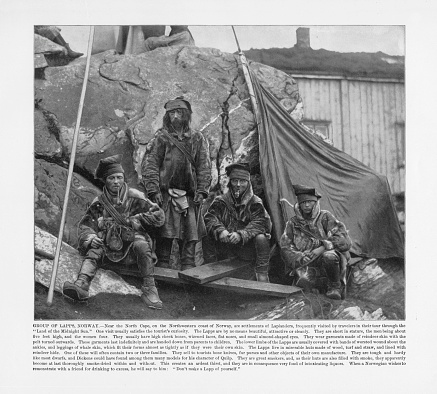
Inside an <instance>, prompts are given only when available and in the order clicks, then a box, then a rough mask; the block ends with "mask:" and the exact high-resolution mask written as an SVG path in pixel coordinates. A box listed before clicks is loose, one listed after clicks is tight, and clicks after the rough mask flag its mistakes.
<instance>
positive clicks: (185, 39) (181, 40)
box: [144, 25, 195, 52]
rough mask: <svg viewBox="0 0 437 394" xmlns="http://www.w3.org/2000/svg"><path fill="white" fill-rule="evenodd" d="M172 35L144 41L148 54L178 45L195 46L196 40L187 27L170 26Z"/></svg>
mask: <svg viewBox="0 0 437 394" xmlns="http://www.w3.org/2000/svg"><path fill="white" fill-rule="evenodd" d="M170 28H171V30H170V34H169V35H168V36H166V35H162V36H159V37H149V38H147V39H146V40H145V41H144V49H145V51H146V52H149V51H153V50H154V49H156V48H161V47H170V46H176V45H184V46H194V45H195V43H194V38H193V36H192V34H191V32H190V30H189V29H188V26H186V25H175V26H170Z"/></svg>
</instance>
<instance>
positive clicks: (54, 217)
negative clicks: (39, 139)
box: [34, 159, 101, 245]
mask: <svg viewBox="0 0 437 394" xmlns="http://www.w3.org/2000/svg"><path fill="white" fill-rule="evenodd" d="M34 168H35V195H34V198H35V202H34V203H35V211H34V212H35V224H36V225H38V226H40V227H41V228H43V229H45V230H47V231H49V232H50V233H52V234H55V235H57V234H58V232H59V225H60V223H61V216H62V207H63V204H64V197H65V188H66V185H67V176H68V172H67V169H65V168H63V167H61V166H59V165H57V164H54V163H49V162H47V161H45V160H42V159H36V160H35V167H34ZM100 192H101V191H100V189H99V188H97V187H96V186H94V185H93V184H92V183H90V182H89V181H87V180H86V179H85V178H83V177H82V176H81V175H79V174H73V177H72V181H71V188H70V196H69V200H68V211H67V215H66V223H65V227H64V237H63V240H64V241H65V242H67V243H68V244H70V245H75V244H76V241H77V225H78V223H79V221H80V219H81V218H82V216H83V215H84V213H85V210H86V207H87V204H89V203H90V202H91V201H92V200H93V199H94V198H95V197H96V196H97V195H99V193H100Z"/></svg>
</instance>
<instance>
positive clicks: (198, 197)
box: [194, 193, 204, 205]
mask: <svg viewBox="0 0 437 394" xmlns="http://www.w3.org/2000/svg"><path fill="white" fill-rule="evenodd" d="M203 198H204V197H203V194H202V193H196V195H195V196H194V204H196V205H202V203H203Z"/></svg>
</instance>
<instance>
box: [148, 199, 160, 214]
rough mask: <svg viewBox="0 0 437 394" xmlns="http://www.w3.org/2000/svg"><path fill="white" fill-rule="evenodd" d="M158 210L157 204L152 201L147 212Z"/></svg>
mask: <svg viewBox="0 0 437 394" xmlns="http://www.w3.org/2000/svg"><path fill="white" fill-rule="evenodd" d="M156 211H159V205H158V204H157V203H154V202H152V204H151V206H150V208H149V212H150V213H152V212H156Z"/></svg>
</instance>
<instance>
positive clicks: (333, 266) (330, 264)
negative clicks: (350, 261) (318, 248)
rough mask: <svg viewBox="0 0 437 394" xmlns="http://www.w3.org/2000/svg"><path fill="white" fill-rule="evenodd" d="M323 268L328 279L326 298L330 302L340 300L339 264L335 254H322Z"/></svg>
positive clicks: (330, 252) (329, 252)
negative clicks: (329, 299)
mask: <svg viewBox="0 0 437 394" xmlns="http://www.w3.org/2000/svg"><path fill="white" fill-rule="evenodd" d="M323 267H324V269H325V271H326V276H327V277H328V291H327V292H326V297H328V298H331V299H332V300H341V282H340V264H339V257H338V256H337V255H336V254H335V252H332V251H328V252H325V253H323Z"/></svg>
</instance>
